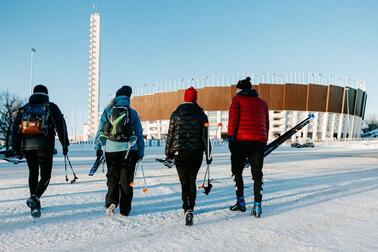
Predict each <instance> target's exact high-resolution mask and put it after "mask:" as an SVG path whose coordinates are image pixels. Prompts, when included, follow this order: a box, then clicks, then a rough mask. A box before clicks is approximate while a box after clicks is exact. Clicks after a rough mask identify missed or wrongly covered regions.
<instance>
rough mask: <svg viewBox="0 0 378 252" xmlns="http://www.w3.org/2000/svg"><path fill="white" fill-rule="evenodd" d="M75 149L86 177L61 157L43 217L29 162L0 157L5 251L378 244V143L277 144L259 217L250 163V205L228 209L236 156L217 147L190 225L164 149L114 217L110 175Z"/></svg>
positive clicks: (148, 160)
mask: <svg viewBox="0 0 378 252" xmlns="http://www.w3.org/2000/svg"><path fill="white" fill-rule="evenodd" d="M73 149H74V150H73V151H72V152H71V153H70V156H71V161H72V163H73V165H74V169H75V171H76V173H77V175H78V177H79V180H78V181H77V182H76V183H75V184H73V185H71V184H69V183H66V182H65V181H64V165H63V159H62V158H61V157H60V156H57V157H56V158H55V161H54V170H53V177H52V180H51V183H50V186H49V188H48V189H47V191H46V193H45V195H44V196H43V198H42V199H41V203H42V217H41V219H38V220H33V219H32V218H31V216H30V213H29V209H28V208H27V207H26V205H25V200H26V198H27V197H28V186H27V176H28V171H27V166H26V165H25V164H19V165H17V166H15V165H11V164H9V163H5V162H1V163H0V195H1V197H0V251H116V250H118V251H378V245H377V240H378V234H377V231H378V214H377V213H378V197H377V195H378V147H377V146H376V145H375V146H368V147H365V146H353V145H350V146H348V145H346V146H344V147H342V148H341V147H337V148H336V147H318V146H317V147H316V148H314V149H293V148H290V147H282V148H280V149H278V150H277V151H275V152H273V153H272V154H271V155H270V156H268V157H267V158H266V159H265V166H264V178H265V179H264V183H265V185H264V193H263V196H264V200H263V214H262V217H261V219H256V218H254V217H252V216H250V211H251V203H252V199H253V198H252V197H251V176H250V170H249V169H248V170H245V171H244V172H245V175H246V176H245V182H246V183H245V186H246V187H247V188H246V189H245V193H246V201H247V207H248V208H247V212H246V213H235V212H231V211H229V210H228V208H229V206H230V205H231V204H233V203H234V201H235V196H234V185H233V180H232V179H231V177H230V175H231V174H230V161H229V158H230V157H229V153H228V151H227V148H226V147H225V146H221V147H219V146H216V148H215V152H216V154H215V156H214V162H213V165H212V170H211V176H212V177H213V178H214V181H213V189H212V191H211V193H210V194H209V195H208V196H206V195H204V194H203V193H202V190H201V189H200V190H198V197H197V206H196V210H195V219H194V226H192V227H187V226H185V225H184V218H183V212H182V210H181V197H180V195H181V194H180V184H179V181H178V177H177V174H176V170H175V169H174V168H173V169H167V168H165V167H164V166H162V165H160V164H158V163H156V162H154V161H153V159H154V158H155V157H157V156H156V155H157V154H158V155H161V154H162V153H163V148H148V149H147V150H146V155H147V156H146V157H145V159H144V161H143V165H144V169H145V174H146V178H147V183H148V187H149V191H148V192H147V193H143V192H142V188H143V185H142V182H143V181H142V179H141V177H140V176H141V173H138V175H137V179H136V181H135V184H136V188H135V191H134V200H133V209H132V212H131V216H129V217H120V216H119V214H118V211H116V215H115V217H113V218H109V217H106V216H105V209H104V207H103V204H104V197H105V193H106V183H105V174H104V173H102V171H101V168H100V169H99V170H98V172H97V173H96V174H95V176H94V177H88V175H87V173H88V170H89V168H90V166H91V165H92V163H93V161H94V157H93V152H92V151H89V150H88V148H86V147H79V146H75V147H73ZM91 155H92V156H91ZM160 157H162V156H160ZM204 168H205V166H203V168H202V169H201V171H200V173H199V176H198V178H199V181H198V184H200V182H201V181H200V180H201V179H202V178H203V174H204V171H205V169H204Z"/></svg>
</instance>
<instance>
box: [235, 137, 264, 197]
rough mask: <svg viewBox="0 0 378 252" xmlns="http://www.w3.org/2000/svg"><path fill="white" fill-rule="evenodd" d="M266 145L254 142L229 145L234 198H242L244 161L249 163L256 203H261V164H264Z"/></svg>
mask: <svg viewBox="0 0 378 252" xmlns="http://www.w3.org/2000/svg"><path fill="white" fill-rule="evenodd" d="M265 146H266V143H261V142H254V141H234V142H230V143H229V149H230V151H231V171H232V175H234V177H235V186H236V196H237V197H243V196H244V182H243V169H244V164H245V161H246V160H247V158H248V160H249V161H250V163H251V173H252V179H253V181H254V183H253V192H254V196H255V201H256V202H261V200H262V195H261V190H262V179H263V172H262V168H263V163H264V150H265Z"/></svg>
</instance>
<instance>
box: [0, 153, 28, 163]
mask: <svg viewBox="0 0 378 252" xmlns="http://www.w3.org/2000/svg"><path fill="white" fill-rule="evenodd" d="M0 159H2V160H5V161H7V162H10V163H12V164H19V163H24V162H26V160H24V159H22V158H20V157H19V156H13V152H12V151H11V150H8V151H6V150H4V151H0Z"/></svg>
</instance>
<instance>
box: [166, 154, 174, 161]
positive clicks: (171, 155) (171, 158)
mask: <svg viewBox="0 0 378 252" xmlns="http://www.w3.org/2000/svg"><path fill="white" fill-rule="evenodd" d="M174 158H175V155H174V154H171V153H169V154H167V155H165V159H166V160H168V159H169V160H171V161H173V159H174Z"/></svg>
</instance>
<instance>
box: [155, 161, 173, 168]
mask: <svg viewBox="0 0 378 252" xmlns="http://www.w3.org/2000/svg"><path fill="white" fill-rule="evenodd" d="M155 161H158V162H159V163H162V164H163V165H165V166H166V167H168V168H169V169H170V168H172V167H173V166H174V165H175V163H174V161H170V160H167V159H161V158H155Z"/></svg>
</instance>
